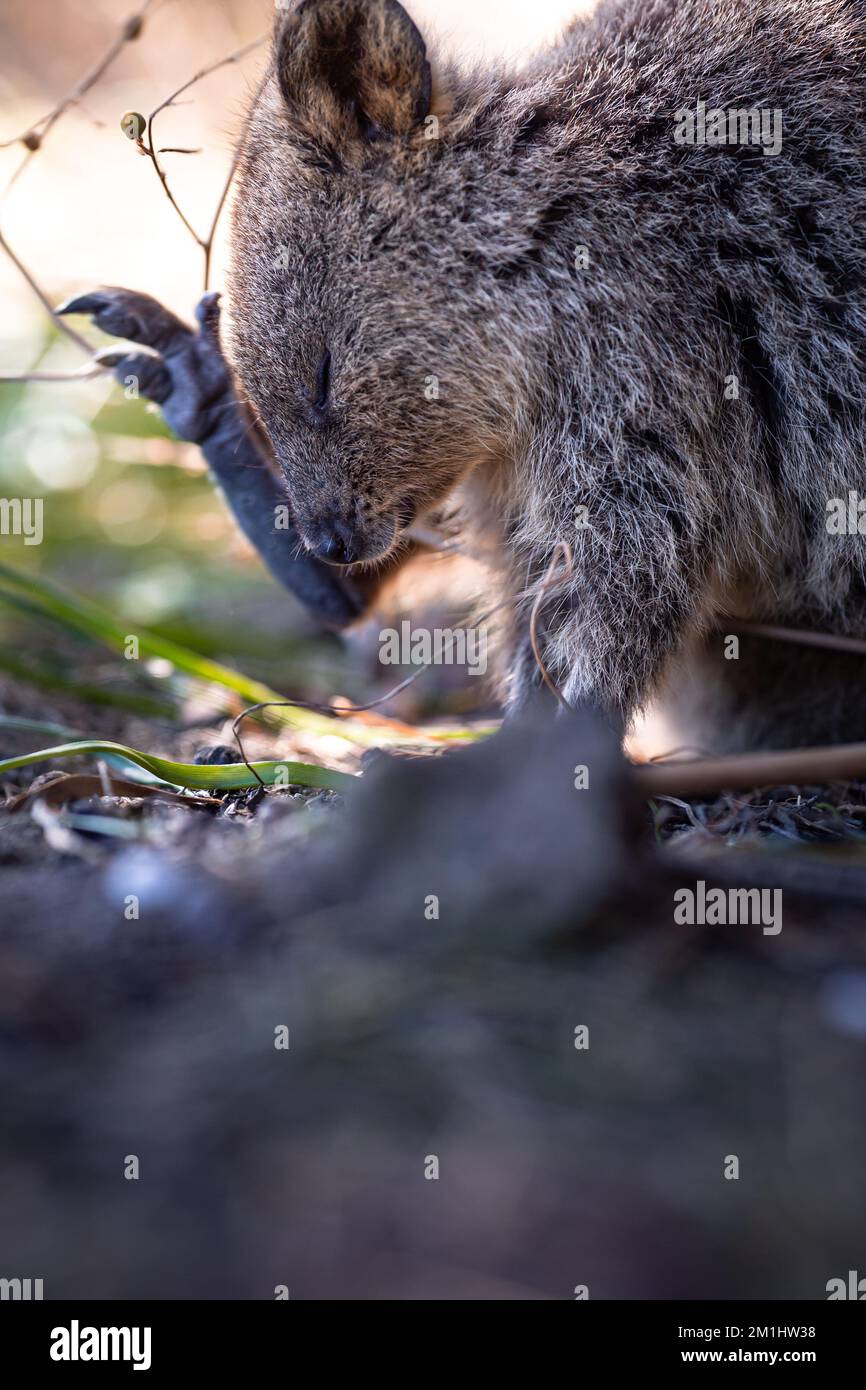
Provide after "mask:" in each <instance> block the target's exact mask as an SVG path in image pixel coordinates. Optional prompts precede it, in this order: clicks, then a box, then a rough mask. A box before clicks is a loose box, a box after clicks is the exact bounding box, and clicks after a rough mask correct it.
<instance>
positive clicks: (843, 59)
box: [67, 0, 866, 747]
mask: <svg viewBox="0 0 866 1390" xmlns="http://www.w3.org/2000/svg"><path fill="white" fill-rule="evenodd" d="M864 55H866V3H864V0H622V2H621V3H609V4H602V5H601V6H600V7H599V9H598V10H597V11H596V12H595V13H594V14H592V15H590V16H589V17H587V18H581V19H579V20H577V21H575V22H574V23H573V24H572V25H571V26H570V27H569V28H568V29H567V31H566V32H565V34H564V36H563V37H562V39H561V40H560V41H559V42H558V43H556V44H555V45H553V46H552V47H550V48H549V49H548V50H547V51H545V52H543V53H541V54H539V55H538V56H536V57H535V58H534V59H532V60H531V61H529V62H528V63H526V64H524V65H522V66H520V67H518V68H511V67H508V66H505V65H497V66H495V67H490V68H483V67H477V66H475V67H463V66H460V65H459V64H457V63H454V62H451V61H447V60H445V59H439V58H437V56H436V55H435V53H432V54H428V50H427V46H426V43H425V39H424V38H423V37H422V35H421V34H420V32H419V30H418V28H417V27H416V25H415V23H414V22H413V20H412V19H411V18H410V16H409V15H408V14H407V12H406V11H405V10H404V9H403V8H402V7H401V6H400V5H399V4H397V3H396V0H301V3H300V4H296V5H293V6H289V7H285V8H283V7H281V9H280V11H279V14H278V19H277V24H276V28H275V33H274V39H273V56H272V70H271V75H270V77H269V79H268V81H267V82H266V85H265V87H264V89H263V91H262V92H261V94H260V96H259V98H258V100H257V102H256V105H255V108H254V110H253V111H252V113H251V116H250V123H249V130H248V136H247V139H246V145H245V154H244V158H243V164H242V168H241V171H240V178H239V183H238V188H237V195H236V198H235V202H234V214H233V223H234V231H233V255H232V266H231V277H230V287H229V289H230V293H229V305H230V323H229V332H228V334H227V355H228V358H229V361H230V363H231V366H232V369H233V373H234V381H235V383H236V384H239V388H240V393H239V394H240V398H242V399H244V400H245V401H246V402H248V405H249V406H250V407H251V408H252V410H253V412H254V414H255V418H256V421H257V423H258V426H259V429H258V442H256V443H254V442H253V440H252V436H251V433H250V429H249V422H248V421H246V422H245V420H244V415H243V410H244V409H245V408H246V407H242V406H241V405H239V404H238V403H237V399H236V397H235V395H234V389H235V388H234V386H233V384H232V378H231V377H230V376H229V374H228V372H227V371H226V368H225V366H224V365H223V362H222V359H221V358H219V357H218V355H217V354H218V350H219V349H218V344H217V334H216V308H215V303H214V302H213V301H212V300H211V301H208V303H206V304H205V305H204V306H203V307H202V309H201V311H200V317H201V319H202V321H203V324H204V327H203V329H202V331H201V332H200V333H199V334H198V335H193V334H192V333H191V332H190V330H189V329H187V328H185V327H184V326H183V325H182V324H180V323H179V321H178V320H176V319H174V318H173V317H172V316H170V315H167V314H166V313H165V311H164V310H161V309H160V308H159V306H157V305H155V304H154V303H153V301H150V300H147V299H146V298H145V297H143V296H138V295H130V294H129V293H128V292H126V291H120V290H110V291H100V292H98V293H97V294H95V295H86V296H83V297H81V298H79V299H77V300H75V301H73V302H72V303H71V304H70V305H69V306H67V307H68V309H69V310H70V311H72V310H74V309H76V308H77V309H89V310H90V311H92V312H94V313H95V315H96V317H97V319H98V321H100V322H101V323H102V326H104V327H107V328H109V330H111V329H112V328H114V330H115V331H121V332H126V333H127V335H129V334H130V331H131V330H132V332H131V336H133V338H134V339H135V340H136V341H142V342H144V343H147V344H148V345H149V346H151V347H156V348H157V349H161V350H162V354H163V360H162V362H161V363H159V364H157V365H156V366H153V365H152V359H139V358H132V359H131V358H129V357H128V356H127V357H124V358H121V359H119V362H118V370H119V373H123V372H128V371H129V370H130V365H129V364H130V361H133V362H137V363H138V365H139V368H140V370H141V371H142V372H143V373H144V376H145V378H146V380H144V381H143V383H142V390H143V391H145V393H148V391H149V393H150V394H152V395H153V396H154V398H155V399H159V400H161V401H162V402H163V404H164V408H165V411H166V415H167V418H168V419H169V421H170V422H171V423H173V424H174V425H175V427H176V428H177V429H178V430H179V432H180V433H183V434H185V435H186V437H188V438H194V439H198V440H199V441H200V442H201V443H202V446H203V448H204V450H205V453H206V455H207V456H208V459H209V461H210V462H211V466H212V468H213V471H214V472H215V474H216V476H217V477H218V479H219V481H220V482H221V484H222V486H223V488H224V490H225V492H226V495H227V497H228V499H229V502H230V503H231V505H232V506H233V507H234V509H235V512H236V514H237V515H238V518H239V520H240V522H241V524H242V525H243V526H244V529H245V530H246V531H247V533H248V534H249V535H250V536H251V537H252V539H253V540H254V541H255V542H256V544H257V545H258V546H259V549H260V550H261V551H262V553H263V555H264V556H265V559H266V560H267V561H268V563H269V564H270V565H271V568H272V569H273V570H274V572H275V573H276V574H277V575H278V576H279V577H280V578H282V579H283V580H284V582H286V583H288V584H289V585H290V586H291V587H293V588H294V589H295V590H296V591H298V592H300V593H301V594H302V595H303V596H304V597H305V598H306V600H307V601H308V602H309V603H311V604H312V605H313V606H314V607H316V608H317V609H318V610H319V611H320V612H321V613H322V614H323V615H324V616H325V617H326V618H328V619H329V620H330V621H332V622H335V623H345V622H348V621H351V620H352V618H354V617H355V616H357V615H358V613H359V612H361V611H363V609H364V606H365V604H366V603H368V602H369V599H370V595H371V593H372V592H373V591H374V590H375V586H376V582H377V576H378V575H381V573H383V572H390V570H392V569H393V568H394V566H396V565H397V564H398V563H400V560H401V558H402V557H403V556H404V555H405V554H407V553H409V551H410V547H409V545H408V544H407V532H408V531H409V529H410V528H411V527H412V525H413V524H414V523H416V522H417V521H418V519H422V520H425V521H427V522H429V521H430V519H431V518H433V519H438V520H440V521H446V520H447V522H448V523H449V524H450V525H453V526H457V527H459V528H460V529H461V530H462V532H463V534H464V535H465V536H466V537H467V538H469V539H471V540H474V541H475V542H476V543H477V542H483V544H484V549H485V553H487V554H489V555H490V556H491V557H492V558H491V563H490V568H491V593H492V594H495V596H496V600H497V601H502V600H510V601H511V602H510V607H509V611H510V614H511V617H510V619H509V622H508V625H507V630H506V631H505V632H504V633H503V636H502V659H503V665H504V670H505V672H506V675H505V679H504V686H505V688H506V691H507V697H508V699H509V701H510V702H511V704H512V705H514V706H518V707H519V706H520V705H521V704H522V703H523V702H524V701H525V700H526V699H527V696H528V695H529V694H530V692H531V691H532V689H533V687H534V686H536V685H537V684H538V683H539V681H540V672H539V667H538V663H537V661H536V659H535V657H534V655H533V653H532V650H531V643H530V641H529V628H530V613H531V610H532V606H533V603H534V601H535V598H536V596H537V594H538V591H539V586H540V585H541V584H542V583H543V580H544V576H546V575H548V574H549V571H550V567H551V561H552V559H553V557H554V556H555V555H561V556H564V555H566V554H567V555H569V556H570V563H568V564H564V565H563V566H562V567H561V570H560V577H559V579H558V582H556V583H552V584H549V585H548V586H547V587H545V589H544V597H543V600H542V604H541V609H540V615H539V616H540V624H539V626H540V643H541V649H542V658H543V662H544V665H545V667H546V669H547V672H548V674H549V676H550V677H551V679H552V680H553V681H554V682H555V683H556V685H557V686H558V688H559V690H560V692H561V694H562V696H563V698H564V699H565V700H566V701H568V702H569V703H570V704H573V705H579V704H591V705H595V706H600V707H601V708H603V709H604V710H606V711H607V712H608V713H609V714H610V715H611V716H613V717H614V718H615V719H616V720H621V721H623V722H624V723H627V722H628V721H629V720H630V719H631V718H632V716H633V715H634V714H635V713H636V712H637V711H638V710H640V709H641V708H642V707H644V706H645V705H646V704H647V702H648V701H649V700H650V699H651V697H653V696H654V695H656V694H658V693H659V692H664V691H665V690H666V691H667V692H668V694H669V695H672V694H673V693H674V692H676V695H677V698H678V699H679V701H680V704H681V706H682V708H683V709H685V707H686V706H691V707H692V708H693V709H695V708H700V712H701V713H702V715H703V716H704V723H705V727H706V726H707V724H709V725H710V726H711V729H712V732H711V733H709V734H707V735H706V738H707V740H708V741H712V742H714V746H716V747H731V746H735V745H737V744H738V743H741V742H744V741H749V742H758V743H761V742H762V743H773V742H774V741H775V742H778V741H787V740H789V739H792V738H793V739H796V740H800V741H802V740H803V739H805V738H810V737H816V736H820V737H823V738H828V739H838V738H846V737H856V736H860V737H866V727H864V726H866V701H864V700H863V698H862V697H861V696H860V694H859V688H860V687H861V685H862V676H861V669H860V665H859V664H858V659H857V658H852V657H844V656H833V657H831V658H828V657H825V656H824V657H822V658H821V660H820V662H819V661H816V660H815V659H814V658H810V657H809V656H808V654H807V653H805V652H804V650H803V649H797V648H790V647H784V648H783V647H781V646H780V645H779V644H776V643H769V642H766V641H761V642H760V643H759V642H758V641H757V640H756V639H754V638H753V639H751V640H744V642H743V646H742V650H741V652H740V659H739V660H726V658H725V646H724V636H723V635H724V634H725V633H727V632H730V631H732V622H733V620H734V619H735V618H738V619H740V620H745V621H752V622H763V623H768V622H772V623H775V624H782V625H785V626H788V627H810V628H816V627H817V628H824V629H832V630H836V631H839V632H843V633H849V634H850V633H855V634H857V633H864V632H866V564H864V538H863V537H862V536H860V535H857V534H853V535H839V534H830V532H829V531H828V528H827V526H826V524H825V519H826V516H827V506H828V502H829V501H830V499H833V498H845V497H847V496H848V493H849V490H851V489H854V490H860V491H862V492H866V418H864V349H863V343H864V338H863V334H864V328H866V236H864V229H866V139H864V130H863V122H864V113H866V65H864ZM713 113H715V115H714V114H713ZM722 116H724V120H722V119H721V117H722ZM690 118H693V119H692V120H691V124H690ZM768 131H772V143H769V142H768V140H767V139H765V138H764V136H765V134H766V132H768ZM149 363H150V364H151V365H149ZM142 364H143V365H142ZM254 451H257V454H256V456H255V457H254ZM280 502H282V503H283V504H285V503H286V502H288V505H289V507H290V509H291V518H292V522H291V527H290V528H289V530H288V531H286V530H283V531H282V532H281V531H279V530H277V529H275V527H274V512H275V508H276V507H278V506H279V504H280ZM563 546H565V547H567V551H566V550H563V549H562V547H563ZM710 716H711V718H710ZM737 716H742V718H739V717H737Z"/></svg>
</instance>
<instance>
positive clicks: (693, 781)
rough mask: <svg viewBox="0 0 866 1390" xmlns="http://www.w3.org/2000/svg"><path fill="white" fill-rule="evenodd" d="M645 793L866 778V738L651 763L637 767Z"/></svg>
mask: <svg viewBox="0 0 866 1390" xmlns="http://www.w3.org/2000/svg"><path fill="white" fill-rule="evenodd" d="M633 775H634V778H635V781H636V782H637V785H638V787H639V788H640V792H641V795H642V796H702V795H705V794H707V793H715V792H719V791H747V790H754V789H755V788H757V787H780V786H789V785H793V786H796V785H802V784H804V783H805V784H807V785H810V786H814V785H821V784H823V783H825V782H848V781H851V780H852V779H854V778H859V777H866V743H843V744H839V745H837V746H835V747H833V746H831V747H827V748H789V749H780V750H778V751H773V752H768V753H737V754H735V755H733V756H732V757H728V758H702V759H700V760H699V761H695V762H679V763H666V764H664V763H652V764H649V763H645V764H643V765H642V766H638V767H635V769H634V774H633Z"/></svg>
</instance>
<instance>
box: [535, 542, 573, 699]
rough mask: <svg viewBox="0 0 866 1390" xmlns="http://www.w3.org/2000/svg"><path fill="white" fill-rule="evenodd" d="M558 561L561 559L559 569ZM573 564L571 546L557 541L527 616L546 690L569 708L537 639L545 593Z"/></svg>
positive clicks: (567, 575) (568, 572)
mask: <svg viewBox="0 0 866 1390" xmlns="http://www.w3.org/2000/svg"><path fill="white" fill-rule="evenodd" d="M560 561H562V569H561V571H560ZM573 566H574V562H573V560H572V555H571V546H570V545H569V544H568V542H567V541H557V542H556V545H555V546H554V548H553V555H552V556H551V560H550V564H549V565H548V567H547V572H546V574H545V576H544V578H543V580H542V581H541V584H540V586H539V589H538V592H537V594H536V596H535V602H534V603H533V605H532V613H531V614H530V618H529V641H530V643H531V645H532V655H533V656H534V657H535V661H536V665H537V666H538V669H539V671H540V672H541V675H542V679H543V681H544V684H545V685H546V686H547V688H548V690H549V691H550V692H551V693H552V694H553V695H555V696H556V699H557V700H558V701H559V703H560V704H561V705H562V707H563V709H571V705H570V704H569V703H568V701H567V700H566V699H565V697H564V696H563V695H562V694H561V693H560V691H559V688H558V686H557V684H556V682H555V681H554V679H553V677H552V676H551V674H550V672H549V671H548V669H547V667H546V666H545V664H544V658H543V656H542V655H541V647H540V645H539V641H538V618H539V614H540V613H541V605H542V603H543V602H544V596H545V594H546V593H548V592H549V590H550V589H552V588H558V587H559V586H560V585H561V584H564V583H565V581H566V580H567V579H568V578H570V576H571V572H572V569H573Z"/></svg>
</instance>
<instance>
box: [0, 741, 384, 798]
mask: <svg viewBox="0 0 866 1390" xmlns="http://www.w3.org/2000/svg"><path fill="white" fill-rule="evenodd" d="M88 755H90V756H94V757H105V756H111V757H114V758H119V759H122V760H123V761H125V762H129V763H133V764H134V765H135V766H136V767H140V768H143V769H144V771H145V772H150V773H151V774H152V775H153V776H154V777H159V778H160V780H161V781H163V782H168V783H170V784H171V785H172V786H175V787H195V788H196V789H198V790H202V791H214V790H216V791H228V790H235V789H240V788H244V787H257V786H258V785H259V780H261V781H262V782H264V783H265V785H266V786H274V785H279V786H286V785H287V784H291V785H293V786H302V787H321V788H322V789H324V790H327V791H345V790H346V788H347V787H349V786H352V785H353V784H354V783H355V781H356V780H357V779H356V778H354V777H352V776H351V775H350V774H349V773H348V772H337V771H335V770H334V769H332V768H327V767H316V766H314V765H312V764H310V763H293V762H285V761H284V762H262V763H252V764H251V765H250V766H251V767H253V768H255V770H256V772H257V773H258V778H257V777H256V776H255V775H254V774H253V772H251V771H250V768H248V767H247V766H246V764H245V763H229V764H219V765H213V766H209V765H202V766H200V765H199V764H198V763H176V762H173V761H171V759H169V758H158V757H155V756H154V755H153V754H151V753H142V752H140V751H139V750H138V749H137V748H128V747H127V746H126V744H124V743H110V742H106V741H104V740H101V739H82V740H80V741H78V742H76V743H61V744H58V746H57V747H56V748H41V749H40V750H39V751H38V752H36V753H23V754H22V755H21V756H20V757H17V758H6V759H5V761H3V762H0V777H2V776H3V775H4V774H5V773H7V772H13V771H14V770H15V769H16V768H19V767H30V766H32V765H33V764H34V763H41V762H46V761H48V760H49V759H53V758H78V757H82V756H88Z"/></svg>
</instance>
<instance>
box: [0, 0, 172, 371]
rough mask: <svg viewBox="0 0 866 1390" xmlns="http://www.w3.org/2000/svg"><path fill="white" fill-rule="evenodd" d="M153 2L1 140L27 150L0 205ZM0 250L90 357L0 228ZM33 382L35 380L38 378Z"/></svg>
mask: <svg viewBox="0 0 866 1390" xmlns="http://www.w3.org/2000/svg"><path fill="white" fill-rule="evenodd" d="M153 3H154V0H144V4H143V5H141V6H140V7H139V9H138V10H137V11H136V13H135V14H134V15H131V16H130V18H129V19H127V20H126V21H125V23H124V25H123V27H122V28H121V30H120V32H119V33H118V34H117V35H116V37H115V38H114V39H113V40H112V42H111V43H110V44H109V46H108V48H107V49H106V51H105V53H103V55H102V57H101V58H100V59H99V61H98V62H97V63H95V64H94V65H93V67H92V68H90V70H89V71H88V72H86V73H85V75H84V77H82V78H81V79H80V81H79V82H77V83H76V84H75V86H74V87H72V88H71V89H70V91H69V92H67V94H66V95H65V96H64V97H61V98H60V100H59V101H58V102H57V103H56V105H54V106H53V107H52V108H51V110H50V111H49V112H47V114H46V115H44V116H41V117H40V118H39V120H38V121H36V122H35V123H34V124H33V125H32V126H30V127H29V129H28V130H26V131H23V132H22V133H21V134H20V135H17V136H15V138H14V139H12V140H6V141H3V143H2V144H0V149H7V148H9V147H10V146H11V145H15V144H22V145H24V147H25V149H26V150H27V153H26V154H25V156H24V158H23V159H22V161H21V163H20V164H19V166H18V168H17V169H16V170H15V173H14V174H13V175H12V178H11V179H10V180H9V183H8V184H7V186H6V189H5V191H4V194H3V200H4V202H5V200H6V198H7V197H8V195H9V193H10V191H11V189H12V187H13V186H14V184H15V183H16V182H17V180H18V179H19V178H20V176H21V174H23V172H24V170H25V169H26V168H27V166H28V164H29V163H30V161H31V159H32V158H33V157H34V155H35V154H36V153H37V152H38V151H39V150H40V149H41V148H42V145H43V143H44V140H45V137H46V135H48V133H49V131H50V130H51V129H52V127H53V126H54V125H56V123H57V121H59V120H60V117H61V116H62V115H63V114H64V113H65V112H66V111H68V109H69V107H70V106H73V105H75V104H76V103H77V102H79V101H80V100H81V98H82V97H83V96H85V94H86V93H87V92H89V91H90V89H91V87H93V86H95V84H96V83H97V82H98V81H99V79H100V78H101V77H102V76H103V74H104V73H105V72H107V70H108V68H110V66H111V64H112V63H113V62H114V60H115V58H116V57H117V56H118V54H119V53H121V52H122V51H123V49H124V48H125V47H126V45H127V44H128V43H131V42H132V41H133V40H134V39H137V38H138V36H139V35H140V33H141V31H142V29H143V27H144V20H145V16H146V15H147V12H148V10H149V9H150V8H151V6H152V5H153ZM159 3H164V0H159ZM0 248H2V249H3V250H4V251H5V252H6V255H7V256H8V257H9V259H10V260H11V262H12V264H13V265H14V266H15V268H16V269H17V270H18V272H19V274H20V275H22V276H23V277H24V279H25V280H26V281H27V283H28V285H29V286H30V288H31V289H32V290H33V292H34V294H35V295H36V297H37V298H38V300H39V302H40V303H41V304H42V306H43V308H44V309H45V310H46V311H47V313H48V314H49V316H50V317H51V319H52V320H53V322H54V324H55V326H56V327H57V329H58V330H59V331H60V332H61V333H63V334H64V335H65V336H66V337H67V338H68V339H69V340H70V342H73V343H75V344H76V346H77V347H80V348H81V349H82V351H84V352H86V353H87V354H88V355H90V354H91V353H92V352H93V348H92V347H91V345H90V343H89V342H88V341H87V339H86V338H84V337H83V336H82V335H81V334H80V333H77V332H76V330H75V329H74V328H72V327H71V326H70V325H69V324H68V323H66V321H65V320H64V319H62V318H61V317H60V316H59V315H58V314H56V313H55V312H54V305H53V304H52V302H51V300H50V299H49V298H48V295H47V294H46V293H45V291H44V290H43V289H42V287H41V285H40V284H39V282H38V281H37V280H36V277H35V276H34V275H33V273H32V271H30V270H28V269H27V267H26V266H25V264H24V262H23V261H22V260H21V258H20V256H18V255H17V254H16V253H15V252H14V251H13V250H12V247H11V246H10V245H9V242H8V241H7V239H6V237H5V235H4V233H3V231H2V229H0ZM16 379H20V378H16V377H12V378H9V377H4V378H3V380H16ZM24 379H27V378H24ZM35 379H36V380H38V379H39V378H35ZM49 379H50V378H49Z"/></svg>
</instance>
